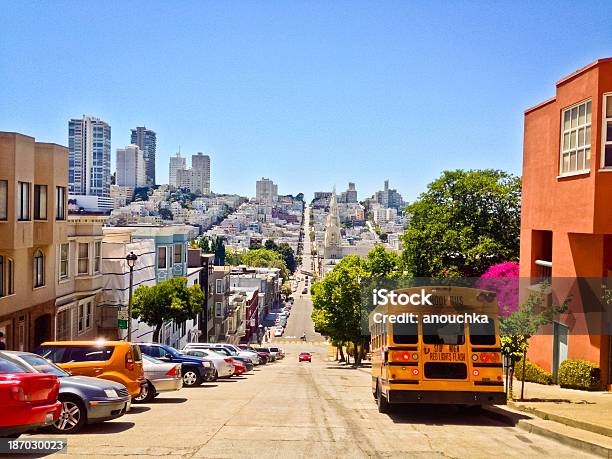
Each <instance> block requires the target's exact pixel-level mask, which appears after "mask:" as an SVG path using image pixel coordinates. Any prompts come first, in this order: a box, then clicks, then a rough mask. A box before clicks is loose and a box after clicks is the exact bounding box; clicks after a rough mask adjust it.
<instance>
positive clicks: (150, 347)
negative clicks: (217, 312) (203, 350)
mask: <svg viewBox="0 0 612 459" xmlns="http://www.w3.org/2000/svg"><path fill="white" fill-rule="evenodd" d="M138 345H139V346H140V349H141V350H142V353H143V354H146V355H148V356H150V357H153V358H154V359H159V360H161V361H162V362H170V363H180V364H182V369H181V371H182V375H183V385H184V386H185V387H194V386H199V385H200V384H202V383H203V382H204V381H212V380H213V379H215V368H214V365H213V364H212V363H211V362H210V361H208V360H204V359H202V358H200V357H195V356H189V355H183V354H181V353H180V352H179V351H177V350H176V349H174V348H173V347H172V346H168V345H166V344H158V343H138Z"/></svg>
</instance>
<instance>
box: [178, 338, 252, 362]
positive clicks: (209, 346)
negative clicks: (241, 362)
mask: <svg viewBox="0 0 612 459" xmlns="http://www.w3.org/2000/svg"><path fill="white" fill-rule="evenodd" d="M219 348H225V349H229V350H231V351H232V352H233V353H234V355H237V356H238V357H242V358H245V359H248V360H250V361H251V363H252V364H253V365H259V357H258V356H257V354H256V353H255V352H249V351H242V350H241V349H240V348H238V347H236V346H234V345H233V344H229V343H187V344H186V345H185V347H184V349H212V350H213V351H214V350H215V349H219Z"/></svg>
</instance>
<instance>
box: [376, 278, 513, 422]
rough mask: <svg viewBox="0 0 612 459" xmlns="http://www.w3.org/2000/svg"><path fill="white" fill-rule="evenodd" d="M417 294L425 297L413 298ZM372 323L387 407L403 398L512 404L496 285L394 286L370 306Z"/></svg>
mask: <svg viewBox="0 0 612 459" xmlns="http://www.w3.org/2000/svg"><path fill="white" fill-rule="evenodd" d="M410 298H412V300H419V299H421V300H423V301H421V302H420V303H419V302H418V301H413V303H419V304H413V303H409V304H406V303H405V301H406V299H410ZM485 319H486V320H485ZM369 328H370V334H371V348H370V349H371V355H372V357H371V358H372V360H371V361H372V394H373V395H374V398H375V399H376V401H377V404H378V410H379V411H380V412H381V413H384V412H387V411H388V410H389V408H390V406H391V405H396V404H402V403H436V404H460V405H471V406H482V405H501V404H505V403H506V392H505V390H504V379H503V372H502V370H503V369H502V355H501V348H500V341H499V323H498V309H497V301H496V295H495V293H494V292H489V291H485V290H481V289H476V288H467V287H448V286H439V287H433V286H428V287H414V288H409V289H402V290H394V291H392V292H390V294H389V295H387V303H386V304H381V303H380V302H379V303H378V306H376V308H375V309H374V310H373V311H372V312H371V313H370V315H369Z"/></svg>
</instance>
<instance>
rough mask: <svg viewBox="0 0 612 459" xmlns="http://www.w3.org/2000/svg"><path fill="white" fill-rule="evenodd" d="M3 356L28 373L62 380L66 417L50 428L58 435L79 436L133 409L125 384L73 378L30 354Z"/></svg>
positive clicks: (6, 354)
mask: <svg viewBox="0 0 612 459" xmlns="http://www.w3.org/2000/svg"><path fill="white" fill-rule="evenodd" d="M0 355H2V356H3V357H6V358H7V359H8V360H11V361H13V362H14V363H16V364H17V365H19V366H20V367H22V368H23V369H24V370H25V372H28V373H34V372H37V373H52V374H54V375H56V376H57V377H58V379H59V382H60V391H59V396H58V399H59V401H60V402H62V414H61V415H60V417H59V419H58V420H57V421H55V423H53V424H52V425H51V426H50V427H49V428H50V429H51V430H53V431H55V432H57V433H64V434H69V433H75V432H77V431H79V430H80V429H81V428H82V427H83V426H85V425H86V424H93V423H95V422H102V421H109V420H111V419H116V418H118V417H120V416H123V415H124V414H125V413H126V412H127V411H128V410H129V409H130V404H131V397H130V394H129V393H128V391H127V389H126V388H125V386H124V385H123V384H119V383H116V382H113V381H108V380H105V379H99V378H90V377H88V376H71V375H70V374H69V373H67V372H66V371H64V370H62V369H61V368H59V367H58V366H56V365H55V364H53V363H51V362H49V361H48V360H47V359H45V358H43V357H41V356H40V355H37V354H32V353H30V352H19V351H0Z"/></svg>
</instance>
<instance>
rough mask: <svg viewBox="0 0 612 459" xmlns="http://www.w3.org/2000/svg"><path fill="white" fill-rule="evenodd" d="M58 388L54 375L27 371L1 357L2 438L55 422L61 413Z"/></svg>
mask: <svg viewBox="0 0 612 459" xmlns="http://www.w3.org/2000/svg"><path fill="white" fill-rule="evenodd" d="M59 387H60V383H59V381H58V379H57V376H55V375H52V374H48V373H44V374H43V373H24V372H23V368H21V367H19V366H17V365H16V364H14V363H13V362H9V361H8V360H5V359H2V358H0V413H2V416H0V437H13V438H17V437H19V435H21V434H22V433H24V432H27V431H28V430H32V429H35V428H37V427H43V426H48V425H49V424H52V423H53V422H54V421H56V420H57V419H58V418H59V416H60V414H61V412H62V404H61V402H59V401H58V400H57V395H58V393H59Z"/></svg>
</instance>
